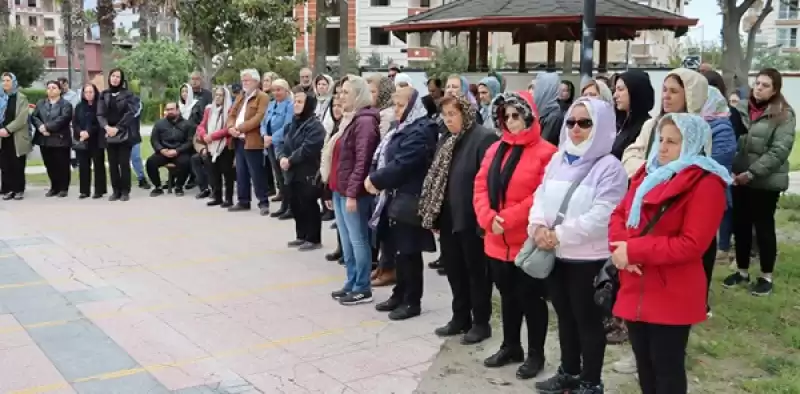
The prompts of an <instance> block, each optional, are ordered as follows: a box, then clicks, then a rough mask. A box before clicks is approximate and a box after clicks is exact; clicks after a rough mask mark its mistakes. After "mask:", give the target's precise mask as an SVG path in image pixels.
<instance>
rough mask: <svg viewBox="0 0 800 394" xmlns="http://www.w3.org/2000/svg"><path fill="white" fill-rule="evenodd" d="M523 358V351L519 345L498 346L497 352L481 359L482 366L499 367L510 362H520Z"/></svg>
mask: <svg viewBox="0 0 800 394" xmlns="http://www.w3.org/2000/svg"><path fill="white" fill-rule="evenodd" d="M523 360H525V351H523V350H522V346H519V347H513V348H508V347H500V350H498V351H497V353H495V354H492V355H491V356H489V357H487V358H486V359H485V360H483V366H484V367H486V368H500V367H504V366H506V365H508V364H511V363H521V362H522V361H523Z"/></svg>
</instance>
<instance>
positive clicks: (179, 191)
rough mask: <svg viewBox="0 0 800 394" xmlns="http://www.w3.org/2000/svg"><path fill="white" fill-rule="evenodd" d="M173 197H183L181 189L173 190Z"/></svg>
mask: <svg viewBox="0 0 800 394" xmlns="http://www.w3.org/2000/svg"><path fill="white" fill-rule="evenodd" d="M175 197H183V189H182V188H180V187H176V188H175Z"/></svg>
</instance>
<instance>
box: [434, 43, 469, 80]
mask: <svg viewBox="0 0 800 394" xmlns="http://www.w3.org/2000/svg"><path fill="white" fill-rule="evenodd" d="M468 65H469V57H468V56H467V52H466V51H464V50H463V49H462V48H461V47H457V46H451V47H445V48H436V49H434V50H433V60H431V62H430V63H428V65H427V66H426V67H425V73H426V74H427V75H428V78H441V79H442V80H444V79H447V77H448V76H449V75H450V74H459V73H463V72H465V71H467V67H468Z"/></svg>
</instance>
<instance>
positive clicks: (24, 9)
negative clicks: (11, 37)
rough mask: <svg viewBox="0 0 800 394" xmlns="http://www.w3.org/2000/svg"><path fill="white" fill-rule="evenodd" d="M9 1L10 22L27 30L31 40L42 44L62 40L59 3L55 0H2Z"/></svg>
mask: <svg viewBox="0 0 800 394" xmlns="http://www.w3.org/2000/svg"><path fill="white" fill-rule="evenodd" d="M3 1H8V2H9V6H10V7H9V8H10V11H11V24H12V25H16V26H20V27H22V28H23V29H25V30H26V31H27V32H28V35H29V36H30V37H31V40H33V41H35V42H37V43H39V44H42V45H46V44H56V43H60V42H61V41H63V32H62V25H63V23H62V21H61V13H60V12H59V7H60V5H59V4H60V3H57V2H56V0H3Z"/></svg>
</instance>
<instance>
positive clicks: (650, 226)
mask: <svg viewBox="0 0 800 394" xmlns="http://www.w3.org/2000/svg"><path fill="white" fill-rule="evenodd" d="M706 175H708V172H704V173H703V175H701V176H700V179H703V178H705V177H706ZM698 182H699V181H698ZM683 194H684V193H680V194H678V195H676V196H673V197H671V198H670V199H668V200H667V201H664V203H663V204H661V207H659V209H658V212H656V214H655V215H653V218H652V219H650V221H649V222H648V223H647V225H646V226H644V229H643V230H642V232H641V234H639V236H640V237H643V236H645V235H647V233H649V232H650V231H651V230H652V229H653V227H655V225H656V224H657V223H658V221H659V220H661V217H662V216H664V212H666V211H667V209H669V207H670V206H672V204H673V203H675V201H677V200H678V199H679V198H681V197H682V196H683Z"/></svg>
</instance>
